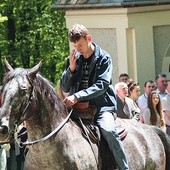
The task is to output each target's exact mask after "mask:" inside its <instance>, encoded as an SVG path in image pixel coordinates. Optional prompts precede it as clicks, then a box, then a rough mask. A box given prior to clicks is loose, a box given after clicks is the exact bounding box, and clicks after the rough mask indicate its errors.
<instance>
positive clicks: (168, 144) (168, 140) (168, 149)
mask: <svg viewBox="0 0 170 170" xmlns="http://www.w3.org/2000/svg"><path fill="white" fill-rule="evenodd" d="M153 128H154V131H155V132H156V133H157V134H158V136H159V137H160V139H161V141H162V143H163V145H164V149H165V155H166V170H169V169H170V161H169V160H170V137H169V136H168V135H167V134H166V133H164V132H163V131H162V130H161V129H160V128H156V127H153Z"/></svg>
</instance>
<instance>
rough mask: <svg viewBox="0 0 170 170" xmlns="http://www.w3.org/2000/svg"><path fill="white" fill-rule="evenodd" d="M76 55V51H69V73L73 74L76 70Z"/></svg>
mask: <svg viewBox="0 0 170 170" xmlns="http://www.w3.org/2000/svg"><path fill="white" fill-rule="evenodd" d="M76 53H77V51H76V50H75V49H74V50H72V51H71V53H70V56H69V60H70V70H71V72H74V71H75V69H76V60H77V59H78V58H77V57H76Z"/></svg>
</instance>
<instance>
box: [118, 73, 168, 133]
mask: <svg viewBox="0 0 170 170" xmlns="http://www.w3.org/2000/svg"><path fill="white" fill-rule="evenodd" d="M122 76H123V77H124V78H123V79H122V78H121V77H122ZM125 76H126V78H125ZM119 81H120V82H119V83H118V84H120V83H125V84H127V85H124V86H126V88H127V89H128V90H127V91H129V93H128V94H126V100H124V98H122V103H124V104H122V105H121V106H119V105H120V104H119V102H118V103H117V105H118V108H119V107H122V108H124V109H125V108H126V104H128V103H129V99H130V98H131V99H132V100H133V102H134V106H136V109H137V111H134V112H137V113H139V121H140V122H141V123H144V124H148V125H153V126H157V127H159V128H161V129H162V130H163V131H165V132H166V133H167V134H168V135H170V81H168V80H167V76H166V74H163V73H162V74H158V75H157V76H156V77H155V80H147V81H146V82H145V83H144V93H143V94H140V85H139V84H138V83H135V82H133V81H132V79H131V81H130V79H129V76H128V74H127V73H123V74H121V75H120V78H119ZM116 87H117V84H116V85H115V88H116ZM132 87H133V88H132ZM116 92H117V91H116ZM126 93H127V92H126ZM117 94H118V95H119V93H118V92H117ZM124 94H125V93H124ZM127 98H128V100H127ZM126 110H127V109H126ZM128 110H129V111H130V112H131V115H130V116H129V114H127V113H126V112H124V114H125V116H126V118H132V117H133V115H132V113H133V110H134V109H133V110H132V106H129V104H128ZM119 114H120V117H122V114H121V112H120V113H119V111H118V116H119ZM125 116H124V117H122V118H125ZM128 116H129V117H128Z"/></svg>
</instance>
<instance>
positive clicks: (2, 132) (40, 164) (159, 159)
mask: <svg viewBox="0 0 170 170" xmlns="http://www.w3.org/2000/svg"><path fill="white" fill-rule="evenodd" d="M40 66H41V62H40V63H39V64H37V65H36V66H34V67H33V68H31V69H23V68H17V69H13V68H12V67H11V66H10V64H9V63H8V62H7V61H5V68H6V75H5V77H4V82H3V87H2V90H1V95H2V107H1V113H0V119H1V126H0V141H1V143H3V142H4V143H8V142H11V141H12V140H13V139H14V138H15V139H16V140H17V137H16V133H17V127H18V126H19V125H20V124H21V123H22V122H23V121H25V122H26V126H27V132H28V141H36V142H35V144H34V145H28V146H27V147H28V148H29V151H28V154H27V156H26V162H25V168H24V170H38V169H41V170H97V169H102V166H101V161H102V159H101V157H100V154H99V149H98V147H97V145H96V144H94V143H92V147H93V150H92V149H91V145H90V144H89V142H88V140H87V139H86V138H85V137H84V136H83V135H82V129H81V128H80V127H79V126H77V124H76V123H75V122H74V121H72V120H71V119H69V120H68V121H67V122H66V123H65V124H63V126H61V122H63V121H64V120H65V119H66V117H67V116H68V114H69V113H68V111H67V108H66V107H65V106H64V104H63V103H62V101H61V100H60V99H59V97H58V95H57V94H56V92H55V89H54V88H53V87H52V85H51V84H50V83H49V82H48V81H47V80H46V79H45V78H43V77H42V76H41V75H40V74H38V71H39V69H40ZM121 121H122V123H123V124H124V125H125V126H126V129H127V132H128V133H127V136H126V137H125V139H124V140H123V143H124V147H125V153H126V156H127V159H128V163H129V168H130V170H165V169H167V170H169V169H170V163H169V162H170V161H169V160H170V140H169V138H168V137H167V135H166V134H165V133H164V132H163V131H161V130H160V129H158V128H153V127H151V126H147V125H143V124H141V123H138V122H137V121H135V120H121ZM60 126H61V127H60ZM57 127H60V128H59V129H60V130H59V131H57V132H56V133H54V134H53V135H51V136H50V137H48V134H51V132H54V131H55V130H56V128H57ZM46 135H47V138H46V140H44V141H43V142H42V141H41V140H40V139H42V138H43V137H44V136H46ZM39 140H40V141H41V142H40V141H39ZM33 143H34V142H33ZM105 170H110V169H106V168H105Z"/></svg>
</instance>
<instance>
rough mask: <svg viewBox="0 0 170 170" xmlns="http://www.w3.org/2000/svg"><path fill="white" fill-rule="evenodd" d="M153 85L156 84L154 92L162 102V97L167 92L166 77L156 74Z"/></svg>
mask: <svg viewBox="0 0 170 170" xmlns="http://www.w3.org/2000/svg"><path fill="white" fill-rule="evenodd" d="M155 83H156V87H157V89H156V92H157V93H158V94H159V96H160V99H161V100H162V97H164V96H165V95H166V94H167V92H166V88H167V77H166V74H158V75H157V76H156V78H155Z"/></svg>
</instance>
